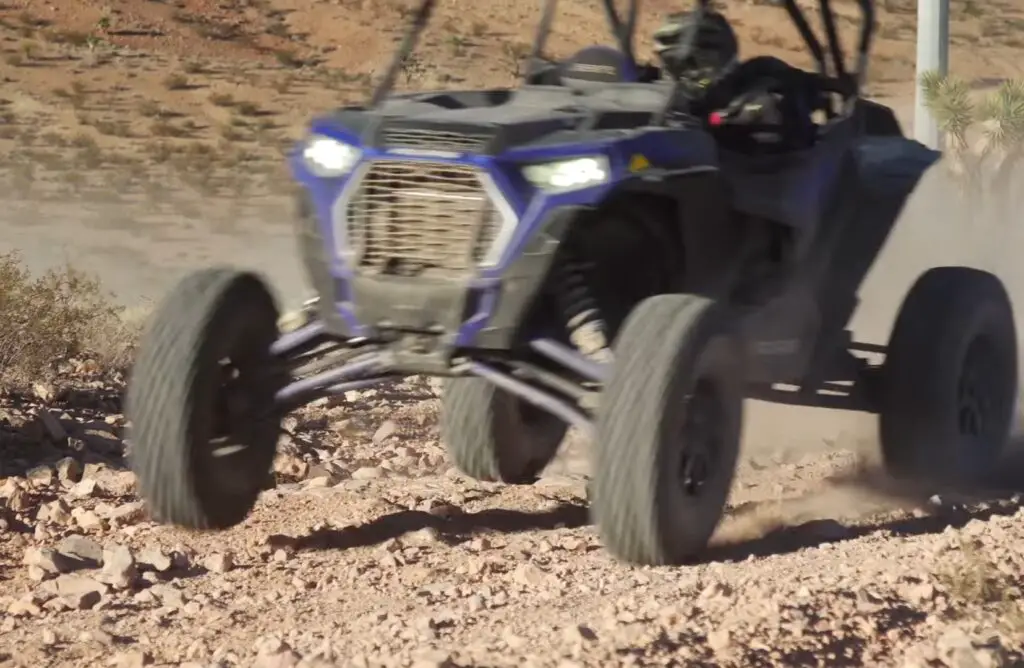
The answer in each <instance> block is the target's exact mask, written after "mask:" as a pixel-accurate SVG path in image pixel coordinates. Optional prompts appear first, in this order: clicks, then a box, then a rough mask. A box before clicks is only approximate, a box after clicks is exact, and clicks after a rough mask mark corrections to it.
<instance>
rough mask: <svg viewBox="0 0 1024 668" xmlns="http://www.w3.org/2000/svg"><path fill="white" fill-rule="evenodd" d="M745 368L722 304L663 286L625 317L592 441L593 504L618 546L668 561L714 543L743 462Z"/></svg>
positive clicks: (623, 554)
mask: <svg viewBox="0 0 1024 668" xmlns="http://www.w3.org/2000/svg"><path fill="white" fill-rule="evenodd" d="M744 369H745V365H744V363H743V347H742V345H741V341H740V338H739V336H738V335H737V334H736V333H735V332H734V321H733V317H732V315H731V314H730V313H729V309H728V308H727V307H726V306H725V305H723V304H720V303H717V302H714V301H711V300H708V299H705V298H703V297H699V296H695V295H674V294H672V295H659V296H656V297H651V298H649V299H646V300H644V301H643V302H641V303H640V304H639V305H638V306H637V307H636V308H635V309H634V310H633V312H632V313H631V314H630V316H629V317H628V318H627V319H626V322H625V324H624V326H623V329H622V331H621V332H620V334H619V337H618V340H617V342H616V346H615V371H614V373H613V375H612V378H611V379H610V381H609V382H608V385H607V387H606V388H605V391H604V393H603V395H602V397H601V406H600V408H599V411H598V415H597V437H596V442H595V444H594V450H593V467H592V470H593V476H594V477H593V480H592V496H591V513H592V515H593V516H594V519H595V521H596V524H597V525H598V529H599V531H600V534H601V537H602V539H603V540H604V544H605V547H606V548H607V549H608V550H609V552H611V553H612V554H614V555H615V556H617V557H619V558H620V559H623V560H626V561H628V562H632V563H636V564H645V565H664V564H678V563H682V562H685V561H686V560H688V559H690V558H692V557H694V556H695V555H697V554H698V553H699V552H701V551H703V550H704V549H705V547H706V546H707V543H708V540H710V538H711V535H712V534H713V532H714V530H715V527H716V526H717V525H718V522H719V520H720V519H721V517H722V514H723V511H724V509H725V503H726V501H727V499H728V496H729V491H730V488H731V486H732V480H733V475H734V473H735V469H736V460H737V457H738V454H739V448H740V432H741V426H742V418H743V391H744Z"/></svg>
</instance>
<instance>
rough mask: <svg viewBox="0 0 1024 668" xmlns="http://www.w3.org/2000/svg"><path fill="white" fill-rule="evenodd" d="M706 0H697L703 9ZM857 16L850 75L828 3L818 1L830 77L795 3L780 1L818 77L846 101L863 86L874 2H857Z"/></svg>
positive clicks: (822, 55) (827, 0)
mask: <svg viewBox="0 0 1024 668" xmlns="http://www.w3.org/2000/svg"><path fill="white" fill-rule="evenodd" d="M708 1H709V0H700V2H701V4H704V5H706V4H707V3H708ZM857 5H858V6H859V7H860V12H861V19H862V23H861V30H860V39H859V40H858V44H857V60H856V63H855V65H854V70H853V72H848V71H847V69H846V57H845V54H844V53H843V47H842V44H841V43H840V41H839V31H838V30H837V29H836V17H835V12H833V11H832V2H831V0H818V7H819V8H820V10H821V20H822V23H824V25H825V36H826V37H827V38H828V50H829V55H831V56H832V70H833V71H834V72H833V74H831V75H830V74H829V67H828V63H827V62H826V60H825V51H824V49H823V48H822V46H821V42H820V41H819V40H818V38H817V37H815V35H814V31H812V30H811V26H810V25H809V24H808V23H807V17H806V16H805V15H804V12H803V10H802V9H800V7H799V6H798V5H797V4H796V0H783V6H784V7H785V8H786V12H787V13H788V14H789V18H790V20H792V21H793V24H794V25H795V26H796V29H797V31H798V32H799V33H800V37H801V38H802V39H803V40H804V43H805V44H806V45H807V49H808V50H809V51H810V52H811V55H812V56H813V57H814V61H815V64H816V65H817V67H818V73H819V74H821V75H822V76H825V77H829V78H832V79H833V80H835V82H836V83H838V84H839V85H840V86H841V87H843V88H844V89H846V90H848V93H847V96H848V97H850V98H857V97H860V91H861V88H862V87H863V86H864V77H865V74H866V72H867V66H868V51H869V50H870V49H871V40H872V38H873V37H874V34H875V3H874V0H857Z"/></svg>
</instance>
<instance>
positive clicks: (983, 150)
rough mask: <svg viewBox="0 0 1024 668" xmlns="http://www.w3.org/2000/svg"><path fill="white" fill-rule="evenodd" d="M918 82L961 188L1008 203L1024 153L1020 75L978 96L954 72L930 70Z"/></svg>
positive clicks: (1023, 91) (966, 192) (977, 197)
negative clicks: (945, 72) (950, 73)
mask: <svg viewBox="0 0 1024 668" xmlns="http://www.w3.org/2000/svg"><path fill="white" fill-rule="evenodd" d="M921 84H922V89H923V93H924V101H925V104H926V106H927V107H928V109H929V110H930V111H931V113H932V114H933V115H934V116H935V120H936V122H937V123H938V125H939V128H940V130H941V131H942V133H943V139H944V144H945V145H944V146H943V150H944V153H945V154H946V156H947V165H948V166H949V168H950V169H951V171H952V172H953V174H954V175H955V176H956V177H957V179H958V181H959V182H960V184H961V190H962V192H963V194H964V195H965V196H967V197H969V198H971V199H972V200H973V201H974V202H975V203H977V202H980V201H982V200H983V199H989V200H991V201H994V202H996V203H997V205H998V206H1001V207H1004V208H1005V207H1008V206H1010V205H1011V202H1010V195H1011V192H1010V184H1011V183H1012V180H1013V178H1012V177H1013V175H1014V174H1015V173H1016V170H1017V168H1018V167H1019V164H1020V162H1021V158H1022V157H1024V81H1017V80H1007V81H1004V82H1003V83H1001V84H1000V85H999V87H998V88H997V89H996V90H995V91H993V92H992V93H990V94H988V95H987V96H983V97H981V98H980V99H976V98H975V96H974V95H972V93H971V89H970V86H969V85H968V84H967V82H965V81H963V80H961V79H958V78H956V77H950V76H940V75H939V74H938V73H936V72H928V73H926V74H925V75H924V76H923V77H922V79H921Z"/></svg>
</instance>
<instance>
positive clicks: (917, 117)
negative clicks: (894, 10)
mask: <svg viewBox="0 0 1024 668" xmlns="http://www.w3.org/2000/svg"><path fill="white" fill-rule="evenodd" d="M930 71H936V72H938V73H939V74H941V75H942V76H946V75H947V74H948V73H949V0H917V86H916V96H915V100H914V105H915V106H914V139H916V140H917V141H919V142H921V143H922V144H924V145H925V146H928V147H929V148H933V149H937V148H939V143H940V141H941V137H940V136H939V134H940V133H939V126H938V124H937V123H936V122H935V117H934V116H932V115H931V113H930V112H929V111H928V109H927V107H925V106H924V95H923V91H922V90H921V75H923V74H924V73H925V72H930Z"/></svg>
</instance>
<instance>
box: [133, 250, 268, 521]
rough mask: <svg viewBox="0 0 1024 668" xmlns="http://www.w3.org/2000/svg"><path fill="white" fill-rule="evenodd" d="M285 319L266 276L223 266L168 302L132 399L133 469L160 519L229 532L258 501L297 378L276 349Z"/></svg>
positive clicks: (187, 283) (189, 282)
mask: <svg viewBox="0 0 1024 668" xmlns="http://www.w3.org/2000/svg"><path fill="white" fill-rule="evenodd" d="M278 315H279V314H278V310H277V306H276V305H275V303H274V299H273V297H272V296H271V294H270V292H269V290H268V289H267V287H266V285H265V284H264V283H263V281H262V280H261V279H260V278H259V277H258V276H256V275H254V274H251V273H248V272H241V271H236V270H232V269H223V268H217V269H208V270H205V271H199V272H196V273H194V274H192V275H190V276H187V277H186V278H185V279H184V280H182V281H181V282H180V283H179V284H178V285H177V286H176V287H175V288H174V290H173V291H172V292H171V293H170V295H168V296H167V298H166V299H165V300H164V302H163V303H162V304H161V305H160V307H159V308H158V310H157V312H156V314H155V316H154V317H153V319H152V321H151V323H150V326H149V329H148V331H147V333H146V334H145V336H144V337H143V340H142V342H141V344H140V348H139V353H138V357H137V360H136V362H135V365H134V368H133V369H132V373H131V378H130V379H129V383H128V393H127V399H126V404H127V405H126V412H127V416H128V419H129V420H130V421H131V432H130V438H131V443H132V450H131V462H132V468H133V469H134V471H135V474H136V476H137V477H138V483H139V489H140V491H141V493H142V496H143V497H144V498H145V499H146V501H147V503H148V504H149V506H150V510H151V512H152V513H153V515H154V517H155V518H156V519H159V520H161V521H164V522H168V523H172V524H177V525H180V526H183V527H187V528H192V529H223V528H227V527H230V526H234V525H236V524H238V523H240V522H242V521H243V520H244V519H245V517H246V516H247V515H248V513H249V511H251V510H252V507H253V506H254V505H255V503H256V499H257V497H258V496H259V493H260V491H261V490H262V489H263V488H264V487H265V485H266V483H267V481H268V476H269V475H270V467H271V464H272V462H273V458H274V453H275V449H276V445H277V439H278V435H279V433H280V427H281V416H280V414H278V413H277V412H276V411H275V409H274V395H275V394H276V392H277V391H278V390H279V389H280V388H281V387H282V386H283V385H284V383H285V382H286V379H287V374H286V373H285V372H284V371H283V370H281V368H280V367H277V366H276V365H275V363H274V360H273V359H272V357H271V355H270V346H271V344H272V343H273V342H274V340H275V339H276V337H277V325H276V323H277V319H278Z"/></svg>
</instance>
